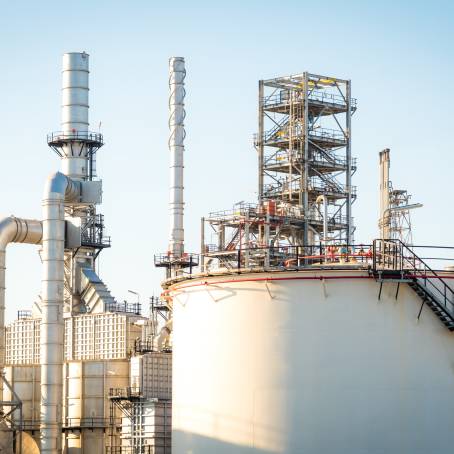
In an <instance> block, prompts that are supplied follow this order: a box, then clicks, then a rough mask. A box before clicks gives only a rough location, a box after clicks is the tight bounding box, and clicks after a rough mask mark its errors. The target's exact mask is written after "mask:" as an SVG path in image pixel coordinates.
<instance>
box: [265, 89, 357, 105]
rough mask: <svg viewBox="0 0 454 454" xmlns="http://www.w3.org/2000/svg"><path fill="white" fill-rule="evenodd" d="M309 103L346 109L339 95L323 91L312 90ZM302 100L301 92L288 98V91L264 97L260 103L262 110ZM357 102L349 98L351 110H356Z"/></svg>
mask: <svg viewBox="0 0 454 454" xmlns="http://www.w3.org/2000/svg"><path fill="white" fill-rule="evenodd" d="M308 98H309V101H312V102H317V103H323V104H328V105H332V106H336V107H347V99H346V98H345V97H344V96H342V95H341V94H336V93H331V92H327V91H324V90H312V91H311V92H310V93H309V96H308ZM303 99H304V93H303V92H302V91H301V92H299V91H295V92H294V97H293V98H292V97H291V96H290V92H289V91H288V90H282V91H280V92H279V93H275V94H273V95H270V96H264V97H263V98H262V103H263V106H264V108H265V109H266V108H272V107H276V106H280V105H284V106H285V105H288V104H290V101H292V102H295V101H296V102H298V101H300V102H302V101H303ZM356 104H357V100H356V99H355V98H350V105H351V107H352V108H356Z"/></svg>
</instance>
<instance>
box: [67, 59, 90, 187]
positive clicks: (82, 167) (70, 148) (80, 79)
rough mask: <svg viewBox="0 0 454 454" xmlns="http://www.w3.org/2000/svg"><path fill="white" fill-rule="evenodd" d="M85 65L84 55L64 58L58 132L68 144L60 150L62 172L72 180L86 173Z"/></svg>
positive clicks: (87, 124) (86, 92)
mask: <svg viewBox="0 0 454 454" xmlns="http://www.w3.org/2000/svg"><path fill="white" fill-rule="evenodd" d="M88 63H89V56H88V54H86V53H85V52H69V53H66V54H64V55H63V73H62V107H61V129H62V135H63V137H65V138H66V140H67V143H66V144H65V146H63V147H62V152H63V156H62V158H63V159H62V171H63V173H64V174H65V175H67V176H69V177H71V178H73V179H75V180H85V179H86V178H87V173H88V152H89V150H90V148H89V147H87V146H86V145H87V143H86V142H87V140H89V132H88V129H89V121H88V109H89V104H88V93H89V87H88V75H89V70H88Z"/></svg>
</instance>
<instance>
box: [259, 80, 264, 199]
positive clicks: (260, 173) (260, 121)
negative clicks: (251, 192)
mask: <svg viewBox="0 0 454 454" xmlns="http://www.w3.org/2000/svg"><path fill="white" fill-rule="evenodd" d="M263 96H264V86H263V80H259V130H258V134H257V136H258V137H257V151H258V167H259V181H258V183H259V190H258V196H259V205H261V204H262V202H263V175H264V171H263V151H264V150H263V133H264V123H263V122H264V117H263V112H264V111H263Z"/></svg>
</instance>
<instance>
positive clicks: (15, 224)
mask: <svg viewBox="0 0 454 454" xmlns="http://www.w3.org/2000/svg"><path fill="white" fill-rule="evenodd" d="M42 235H43V228H42V224H41V221H36V220H30V219H21V218H16V217H14V216H9V217H5V218H3V219H0V372H1V371H3V367H4V366H5V290H6V287H5V273H6V248H7V246H8V244H9V243H28V244H40V243H41V238H42ZM0 400H2V397H1V398H0Z"/></svg>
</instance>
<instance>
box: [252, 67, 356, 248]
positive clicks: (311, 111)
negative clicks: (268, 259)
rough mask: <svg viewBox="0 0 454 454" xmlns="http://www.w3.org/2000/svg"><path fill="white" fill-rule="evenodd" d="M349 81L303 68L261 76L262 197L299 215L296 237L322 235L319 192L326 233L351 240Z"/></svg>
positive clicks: (306, 239) (352, 104) (305, 240)
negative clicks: (323, 202) (292, 72)
mask: <svg viewBox="0 0 454 454" xmlns="http://www.w3.org/2000/svg"><path fill="white" fill-rule="evenodd" d="M355 110H356V100H355V99H353V98H351V82H350V81H349V80H343V79H337V78H334V77H328V76H320V75H315V74H310V73H308V72H305V73H303V74H299V75H294V76H288V77H279V78H276V79H270V80H261V81H259V116H258V117H259V124H258V134H257V136H256V139H255V146H256V149H257V152H258V173H259V181H258V183H259V184H258V193H259V204H262V203H263V202H265V201H267V200H275V201H276V202H278V203H280V204H281V205H288V206H289V207H293V208H297V209H298V210H299V211H300V212H301V214H302V216H303V217H304V225H303V228H302V230H301V232H300V237H299V238H294V239H293V240H292V242H293V243H295V242H298V243H299V244H305V245H307V244H312V243H314V241H317V240H318V239H320V238H321V237H322V235H323V213H322V210H321V209H320V205H319V203H318V198H319V197H320V196H324V197H326V201H327V204H328V207H327V208H328V210H327V212H328V232H329V239H330V240H331V241H335V242H336V243H339V242H343V243H346V244H352V243H353V233H354V226H353V219H352V215H351V206H352V204H353V202H354V200H355V198H356V188H355V187H354V186H352V183H351V180H352V176H353V174H354V172H355V170H356V161H355V160H354V159H353V158H352V156H351V116H352V114H353V113H354V112H355Z"/></svg>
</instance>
